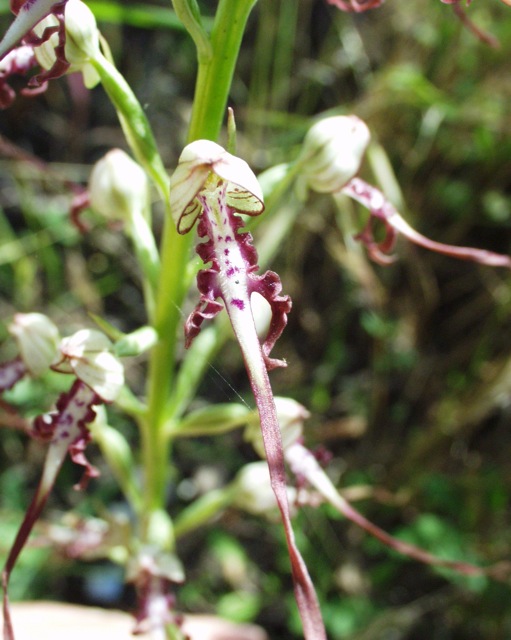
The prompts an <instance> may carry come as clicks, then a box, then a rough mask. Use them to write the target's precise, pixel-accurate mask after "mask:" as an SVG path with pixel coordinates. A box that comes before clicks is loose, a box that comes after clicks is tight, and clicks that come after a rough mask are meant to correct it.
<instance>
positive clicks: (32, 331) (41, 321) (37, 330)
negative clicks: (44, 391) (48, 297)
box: [9, 313, 60, 376]
mask: <svg viewBox="0 0 511 640" xmlns="http://www.w3.org/2000/svg"><path fill="white" fill-rule="evenodd" d="M9 331H10V333H11V334H12V335H13V336H14V337H15V338H16V340H17V342H18V347H19V350H20V353H21V357H22V359H23V362H24V363H25V366H26V367H27V369H28V370H29V372H30V373H31V374H32V375H33V376H39V375H41V374H42V373H44V372H45V371H46V370H47V369H48V368H49V367H50V366H51V365H52V364H53V363H54V362H55V361H56V359H57V356H58V343H59V340H60V336H59V330H58V329H57V327H56V326H55V325H54V324H53V322H52V321H51V320H50V319H49V318H47V317H46V316H45V315H43V314H42V313H17V314H16V315H15V316H14V318H13V321H12V323H11V324H10V326H9Z"/></svg>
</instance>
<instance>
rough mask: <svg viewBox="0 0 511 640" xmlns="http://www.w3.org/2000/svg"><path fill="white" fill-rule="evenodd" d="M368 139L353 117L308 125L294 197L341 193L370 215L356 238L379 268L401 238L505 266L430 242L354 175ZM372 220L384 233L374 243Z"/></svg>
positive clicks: (507, 262) (490, 255)
mask: <svg viewBox="0 0 511 640" xmlns="http://www.w3.org/2000/svg"><path fill="white" fill-rule="evenodd" d="M369 141H370V134H369V130H368V128H367V126H366V125H365V124H364V123H363V122H362V120H360V119H359V118H357V117H356V116H333V117H330V118H325V119H323V120H320V121H319V122H317V123H316V124H314V125H313V126H312V127H311V128H310V129H309V131H308V133H307V135H306V136H305V139H304V143H303V147H302V152H301V154H300V157H299V158H298V162H299V164H300V166H301V174H300V181H299V184H298V186H297V188H298V190H299V195H301V196H302V197H304V193H306V191H307V189H311V190H313V191H317V192H319V193H331V194H332V195H333V196H334V197H337V196H338V195H341V194H343V195H347V196H349V197H350V198H352V199H354V200H356V201H357V202H360V203H361V204H362V205H363V206H364V207H366V208H367V209H369V212H370V214H371V217H370V218H369V221H368V223H367V225H366V226H365V228H364V229H363V230H362V232H361V233H359V234H358V235H357V239H358V240H360V241H361V242H363V243H364V244H365V245H366V247H367V250H368V252H369V255H370V256H371V258H372V259H373V260H374V261H375V262H379V263H380V264H384V265H385V264H389V263H391V262H393V260H394V256H392V255H390V251H392V249H393V247H394V244H395V241H396V239H397V236H398V235H399V234H401V235H403V236H404V237H405V238H407V239H408V240H410V241H411V242H413V243H415V244H417V245H419V246H421V247H424V248H426V249H429V250H430V251H436V252H437V253H442V254H445V255H448V256H451V257H453V258H458V259H460V260H469V261H472V262H478V263H479V264H484V265H488V266H492V267H507V268H511V258H510V257H509V256H506V255H501V254H498V253H494V252H492V251H485V250H482V249H475V248H472V247H456V246H453V245H449V244H444V243H442V242H436V241H434V240H430V239H429V238H427V237H425V236H423V235H422V234H421V233H419V232H418V231H416V230H415V229H413V228H412V227H411V226H410V225H409V224H408V223H407V222H406V220H405V219H404V218H403V217H402V216H401V214H400V213H399V212H398V211H397V210H396V208H395V207H394V206H393V205H392V204H391V203H390V202H389V201H388V200H387V198H386V197H385V195H384V194H383V193H382V192H381V191H380V190H379V189H377V188H376V187H374V186H372V185H370V184H368V183H367V182H365V181H364V180H362V179H360V178H358V177H357V173H358V171H359V169H360V166H361V163H362V161H363V158H364V154H365V151H366V149H367V146H368V145H369ZM377 220H380V221H382V222H383V224H384V225H385V230H386V236H385V238H384V239H383V240H382V241H381V242H377V241H376V240H375V238H374V234H373V226H374V223H375V222H376V221H377Z"/></svg>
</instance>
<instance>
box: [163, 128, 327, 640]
mask: <svg viewBox="0 0 511 640" xmlns="http://www.w3.org/2000/svg"><path fill="white" fill-rule="evenodd" d="M170 186H171V191H170V202H171V211H172V215H173V217H174V220H175V222H176V225H177V230H178V232H179V233H187V232H188V231H190V230H191V229H192V227H193V225H194V223H195V221H196V220H198V222H199V224H198V235H199V237H200V238H206V241H205V242H201V243H199V244H198V246H197V253H198V254H199V256H200V257H201V258H202V260H203V261H204V263H210V264H211V266H210V267H209V268H207V269H204V270H203V271H200V272H199V274H198V276H197V284H198V289H199V292H200V294H201V296H200V301H199V303H198V305H197V307H196V308H195V310H194V311H192V313H191V314H190V316H189V318H188V320H187V321H186V324H185V344H186V346H187V347H188V346H190V344H191V342H192V340H193V339H194V338H195V336H197V334H198V333H199V331H200V328H201V325H202V322H203V321H204V320H205V319H211V318H213V317H214V316H215V315H216V314H217V313H219V311H220V310H221V309H222V304H221V303H220V302H218V298H220V299H222V300H223V303H224V306H225V309H226V311H227V314H228V316H229V319H230V321H231V325H232V328H233V330H234V334H235V336H236V338H237V340H238V343H239V345H240V348H241V352H242V355H243V358H244V361H245V367H246V369H247V373H248V377H249V380H250V384H251V387H252V391H253V394H254V398H255V401H256V404H257V408H258V412H259V418H260V425H261V431H262V438H263V441H264V447H265V451H266V459H267V461H268V467H269V472H270V477H271V485H272V488H273V491H274V493H275V496H276V500H277V504H278V507H279V510H280V513H281V517H282V521H283V524H284V529H285V533H286V540H287V545H288V550H289V555H290V559H291V566H292V572H293V580H294V586H295V596H296V600H297V603H298V607H299V610H300V615H301V617H302V622H303V626H304V634H305V637H306V638H307V639H309V640H313V639H314V640H322V639H324V638H326V634H325V630H324V626H323V622H322V619H321V613H320V610H319V605H318V601H317V597H316V593H315V591H314V586H313V584H312V581H311V579H310V576H309V573H308V571H307V568H306V566H305V563H304V561H303V559H302V556H301V555H300V552H299V551H298V548H297V546H296V542H295V538H294V533H293V529H292V526H291V519H290V512H289V504H288V500H287V493H286V481H285V469H284V457H283V449H282V440H281V434H280V427H279V422H278V418H277V411H276V407H275V402H274V399H273V392H272V389H271V385H270V380H269V377H268V370H270V369H273V368H274V367H279V366H285V362H284V361H282V360H276V359H273V358H270V352H271V349H272V347H273V346H274V344H275V342H276V340H277V339H278V338H279V336H280V334H281V333H282V331H283V329H284V327H285V325H286V322H287V313H288V312H289V311H290V309H291V300H290V298H289V296H281V295H280V292H281V288H282V286H281V283H280V279H279V277H278V275H277V274H276V273H273V272H272V271H267V272H266V273H264V274H263V275H257V274H256V271H257V268H258V267H257V253H256V250H255V248H254V247H253V245H252V237H251V236H250V234H249V233H246V232H240V231H241V229H242V227H243V224H244V223H243V219H242V218H241V217H240V216H239V214H248V215H251V216H254V215H259V214H260V213H262V211H263V209H264V204H263V196H262V193H261V189H260V186H259V184H258V182H257V179H256V177H255V175H254V174H253V172H252V170H251V169H250V167H249V166H248V164H247V163H246V162H244V161H243V160H241V159H239V158H237V157H235V156H233V155H231V154H230V153H228V152H227V151H225V150H224V149H223V148H222V147H221V146H219V145H217V144H216V143H214V142H210V141H208V140H199V141H196V142H192V143H191V144H189V145H188V146H187V147H185V149H184V150H183V152H182V154H181V157H180V159H179V164H178V166H177V169H176V171H175V172H174V174H173V176H172V177H171V181H170ZM256 292H257V293H259V294H260V295H261V296H262V297H263V298H265V299H266V300H267V302H268V303H269V305H270V308H271V311H272V318H271V321H270V325H269V329H268V333H267V335H266V338H265V340H264V342H263V344H262V345H261V343H260V342H259V338H258V335H257V331H256V327H255V323H254V318H253V314H252V307H251V296H252V294H254V293H256Z"/></svg>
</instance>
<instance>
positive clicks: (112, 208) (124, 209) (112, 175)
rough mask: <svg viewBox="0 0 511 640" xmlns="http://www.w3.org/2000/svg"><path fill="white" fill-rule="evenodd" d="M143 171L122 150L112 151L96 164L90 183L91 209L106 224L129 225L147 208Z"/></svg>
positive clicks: (146, 187) (145, 177)
mask: <svg viewBox="0 0 511 640" xmlns="http://www.w3.org/2000/svg"><path fill="white" fill-rule="evenodd" d="M148 189H149V183H148V179H147V176H146V173H145V171H144V170H143V169H142V167H141V166H140V165H139V164H137V163H136V162H135V161H134V160H132V159H131V158H130V157H129V155H128V154H127V153H125V152H124V151H122V149H112V150H111V151H109V152H108V153H107V154H106V155H105V156H104V157H103V158H101V160H99V161H98V162H96V164H95V165H94V167H93V169H92V173H91V176H90V179H89V193H90V200H91V206H92V208H93V209H94V210H95V211H97V212H98V213H100V214H101V215H103V216H105V218H108V219H109V220H122V221H125V222H127V221H130V220H131V219H132V218H133V217H134V216H137V215H139V214H140V213H141V212H142V211H143V210H144V208H145V207H146V204H147V198H148Z"/></svg>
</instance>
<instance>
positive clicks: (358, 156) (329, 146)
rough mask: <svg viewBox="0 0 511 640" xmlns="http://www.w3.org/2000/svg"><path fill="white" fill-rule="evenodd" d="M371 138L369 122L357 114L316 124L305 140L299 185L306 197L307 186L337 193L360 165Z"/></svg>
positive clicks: (335, 117)
mask: <svg viewBox="0 0 511 640" xmlns="http://www.w3.org/2000/svg"><path fill="white" fill-rule="evenodd" d="M369 141H370V133H369V129H368V128H367V125H366V124H365V123H364V122H363V121H362V120H360V119H359V118H357V117H356V116H333V117H331V118H325V119H324V120H320V121H319V122H317V123H316V124H315V125H313V126H312V127H311V128H310V129H309V131H308V132H307V135H306V136H305V139H304V141H303V147H302V152H301V154H300V157H299V158H298V162H299V164H300V165H301V167H302V172H301V179H299V180H298V183H297V186H298V189H299V195H300V197H302V198H303V199H305V196H306V194H307V189H312V190H313V191H318V192H320V193H335V192H336V191H339V190H340V189H342V187H344V185H345V184H346V183H347V182H349V181H350V180H351V179H352V178H354V177H355V175H356V174H357V173H358V170H359V169H360V165H361V164H362V160H363V157H364V154H365V151H366V149H367V146H368V144H369Z"/></svg>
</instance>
